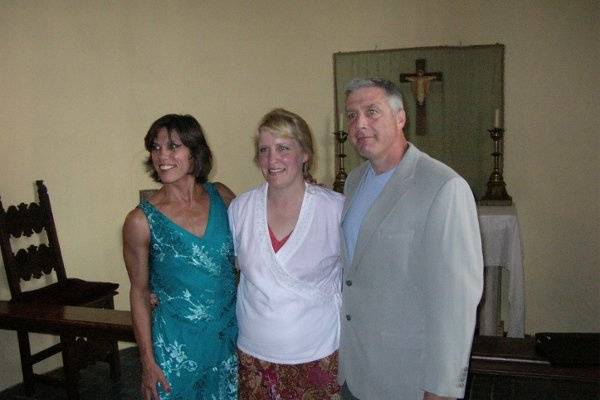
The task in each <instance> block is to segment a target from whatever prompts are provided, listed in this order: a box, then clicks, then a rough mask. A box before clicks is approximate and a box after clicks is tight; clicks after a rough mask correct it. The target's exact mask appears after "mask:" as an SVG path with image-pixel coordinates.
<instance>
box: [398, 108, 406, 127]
mask: <svg viewBox="0 0 600 400" xmlns="http://www.w3.org/2000/svg"><path fill="white" fill-rule="evenodd" d="M396 124H397V125H398V128H400V129H404V125H406V111H404V109H402V110H398V111H397V112H396Z"/></svg>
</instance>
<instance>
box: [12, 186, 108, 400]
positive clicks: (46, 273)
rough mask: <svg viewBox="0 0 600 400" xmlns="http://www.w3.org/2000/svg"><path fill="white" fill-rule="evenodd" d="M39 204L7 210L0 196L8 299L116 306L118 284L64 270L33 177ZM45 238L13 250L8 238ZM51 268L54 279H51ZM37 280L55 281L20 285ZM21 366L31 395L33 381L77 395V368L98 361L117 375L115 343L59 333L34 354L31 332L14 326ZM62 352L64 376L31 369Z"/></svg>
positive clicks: (42, 190) (42, 189)
mask: <svg viewBox="0 0 600 400" xmlns="http://www.w3.org/2000/svg"><path fill="white" fill-rule="evenodd" d="M36 185H37V191H38V196H39V203H35V202H33V203H30V204H25V203H21V204H19V205H18V206H10V207H8V208H7V209H6V210H5V209H4V207H3V205H2V200H1V198H0V247H1V250H2V258H3V260H4V267H5V269H6V277H7V280H8V286H9V289H10V293H11V297H12V298H11V300H10V303H12V304H21V303H33V304H35V303H37V304H44V305H45V304H57V305H68V306H85V307H94V308H108V309H114V299H113V298H114V296H115V295H116V294H117V288H118V287H119V285H118V284H117V283H110V282H90V281H85V280H82V279H77V278H68V277H67V274H66V272H65V266H64V263H63V259H62V255H61V251H60V246H59V243H58V237H57V234H56V227H55V225H54V217H53V215H52V209H51V207H50V198H49V197H48V191H47V189H46V186H45V185H44V183H43V181H41V180H38V181H36ZM43 231H45V236H46V237H47V244H46V243H42V244H40V245H30V246H29V247H27V248H21V249H19V250H18V251H16V252H15V250H14V249H13V247H12V245H11V237H12V238H19V237H21V236H22V235H24V236H27V237H30V236H32V235H33V234H34V233H35V234H37V235H41V237H42V238H43V233H44V232H43ZM53 272H54V273H55V275H56V279H52V277H51V275H52V274H53ZM32 279H34V280H38V281H40V282H53V283H50V284H47V285H45V286H41V287H39V286H40V285H36V286H37V287H38V288H37V289H33V290H28V291H24V290H22V287H21V285H22V281H30V280H32ZM17 337H18V342H19V352H20V356H21V369H22V372H23V383H24V387H25V390H26V392H28V393H29V394H31V393H32V392H33V389H34V382H35V381H37V380H40V381H45V382H46V383H52V384H54V383H57V384H66V388H67V394H68V398H69V399H77V398H78V396H79V395H78V390H77V383H78V380H79V370H80V369H82V368H84V367H85V366H86V365H89V364H90V363H92V362H95V361H97V360H103V361H106V362H108V363H109V364H110V373H111V378H113V379H118V378H119V377H120V363H119V353H118V351H119V350H118V347H117V342H116V341H115V340H110V341H107V340H101V339H100V340H92V339H89V338H88V337H77V336H72V335H63V336H60V342H59V343H58V344H55V345H54V346H51V347H49V348H47V349H44V350H42V351H40V352H38V353H35V354H31V347H30V343H29V333H28V331H27V330H18V331H17ZM60 352H62V359H63V367H64V372H65V380H64V381H61V382H55V381H52V380H50V379H48V377H47V376H44V375H38V374H36V373H34V371H33V366H34V364H36V363H38V362H39V361H41V360H44V359H46V358H48V357H50V356H52V355H54V354H57V353H60Z"/></svg>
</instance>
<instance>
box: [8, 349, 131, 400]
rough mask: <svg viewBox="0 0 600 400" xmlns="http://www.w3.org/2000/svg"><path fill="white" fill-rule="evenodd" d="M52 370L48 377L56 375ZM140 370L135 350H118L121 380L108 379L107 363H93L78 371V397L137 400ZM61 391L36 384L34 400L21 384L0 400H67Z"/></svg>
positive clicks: (99, 399)
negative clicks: (79, 379) (24, 391)
mask: <svg viewBox="0 0 600 400" xmlns="http://www.w3.org/2000/svg"><path fill="white" fill-rule="evenodd" d="M59 373H62V371H60V370H57V371H53V372H51V373H50V374H59ZM139 393H140V367H139V362H138V351H137V347H130V348H127V349H125V350H122V351H121V379H120V380H119V382H113V381H111V379H110V374H109V368H108V364H106V363H96V364H94V365H92V366H90V367H88V368H86V369H85V370H83V371H81V381H80V387H79V395H80V399H81V400H138V399H140V395H139ZM66 399H67V395H66V392H65V391H64V390H63V389H60V388H55V387H52V386H48V385H44V384H39V385H37V386H36V390H35V393H34V396H33V397H28V396H25V395H24V394H23V391H22V387H21V385H17V386H13V387H11V388H8V389H6V390H4V391H3V392H0V400H66Z"/></svg>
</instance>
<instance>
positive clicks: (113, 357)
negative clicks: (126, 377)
mask: <svg viewBox="0 0 600 400" xmlns="http://www.w3.org/2000/svg"><path fill="white" fill-rule="evenodd" d="M108 357H109V364H110V378H111V379H112V380H113V381H118V380H119V379H120V378H121V359H120V357H119V345H118V343H117V341H116V340H115V341H113V342H111V352H110V354H109V355H108Z"/></svg>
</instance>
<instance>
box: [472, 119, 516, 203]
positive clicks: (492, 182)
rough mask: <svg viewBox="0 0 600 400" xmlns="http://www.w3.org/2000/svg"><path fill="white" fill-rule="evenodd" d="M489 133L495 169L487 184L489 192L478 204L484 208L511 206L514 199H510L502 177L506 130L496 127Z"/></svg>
mask: <svg viewBox="0 0 600 400" xmlns="http://www.w3.org/2000/svg"><path fill="white" fill-rule="evenodd" d="M488 132H489V133H490V136H491V138H492V140H493V142H494V152H493V153H492V158H493V159H494V168H493V170H492V173H491V174H490V179H489V180H488V183H487V191H486V192H485V195H484V196H483V197H482V198H481V199H480V200H479V201H478V202H477V204H479V205H484V206H510V205H511V204H512V197H510V196H509V194H508V192H507V191H506V184H505V183H504V178H503V177H502V170H503V164H504V162H503V161H504V160H503V158H504V157H503V156H504V130H503V129H501V128H497V127H494V128H492V129H488Z"/></svg>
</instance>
